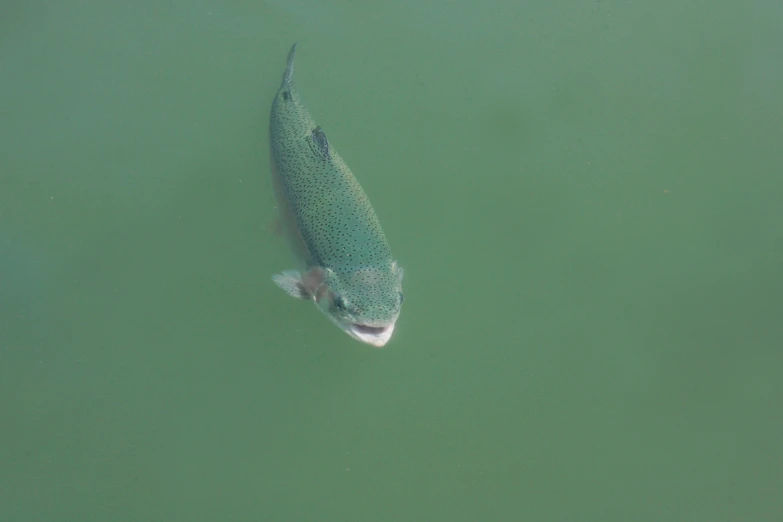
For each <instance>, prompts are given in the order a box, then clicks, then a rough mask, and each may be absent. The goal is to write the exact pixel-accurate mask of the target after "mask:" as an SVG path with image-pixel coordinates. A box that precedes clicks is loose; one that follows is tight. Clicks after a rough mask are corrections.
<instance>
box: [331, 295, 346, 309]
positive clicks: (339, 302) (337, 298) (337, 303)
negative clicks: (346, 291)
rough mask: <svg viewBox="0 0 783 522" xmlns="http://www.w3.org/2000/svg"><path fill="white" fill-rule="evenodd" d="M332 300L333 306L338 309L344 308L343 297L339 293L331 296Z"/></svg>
mask: <svg viewBox="0 0 783 522" xmlns="http://www.w3.org/2000/svg"><path fill="white" fill-rule="evenodd" d="M332 302H333V303H334V306H336V307H337V308H338V309H340V310H345V299H343V298H342V297H341V296H339V295H335V296H334V297H333V298H332Z"/></svg>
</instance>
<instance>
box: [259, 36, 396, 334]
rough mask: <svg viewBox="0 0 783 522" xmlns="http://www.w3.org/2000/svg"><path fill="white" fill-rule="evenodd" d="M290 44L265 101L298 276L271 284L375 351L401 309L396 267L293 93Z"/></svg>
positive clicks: (363, 203)
mask: <svg viewBox="0 0 783 522" xmlns="http://www.w3.org/2000/svg"><path fill="white" fill-rule="evenodd" d="M295 54H296V44H294V45H293V47H291V51H290V52H289V54H288V66H287V67H286V70H285V74H284V75H283V82H282V84H281V85H280V89H279V90H278V91H277V94H276V95H275V99H274V101H273V102H272V111H271V114H270V121H269V137H270V148H271V160H272V180H273V184H274V187H275V195H276V197H277V204H278V210H279V213H280V224H281V227H282V231H283V233H284V235H285V237H286V238H287V240H288V243H289V245H290V247H291V249H292V251H293V252H294V254H295V255H296V257H297V258H298V261H299V263H300V265H301V266H300V268H301V271H298V270H287V271H285V272H282V273H280V274H276V275H274V276H272V280H273V281H274V282H275V283H276V284H277V285H278V286H279V287H280V288H282V289H283V290H285V291H286V292H287V293H288V294H289V295H291V296H293V297H297V298H300V299H311V300H313V301H314V302H315V304H316V306H317V307H318V308H319V309H320V310H321V311H322V312H323V313H325V314H326V315H327V317H329V318H330V319H331V320H332V321H333V322H334V323H335V324H336V325H337V326H338V327H340V329H342V330H343V331H345V332H346V333H347V334H348V335H350V336H351V337H353V338H355V339H358V340H359V341H362V342H365V343H367V344H370V345H372V346H375V347H382V346H384V345H385V344H386V343H387V342H389V339H390V338H391V335H392V332H393V331H394V324H395V323H396V321H397V317H399V315H400V309H401V307H402V300H403V297H402V274H403V270H402V267H400V266H398V264H397V262H396V261H395V260H394V259H393V258H392V254H391V249H390V248H389V243H388V242H387V241H386V236H385V235H384V233H383V230H382V229H381V224H380V222H379V221H378V217H377V216H376V215H375V211H374V210H373V208H372V205H370V201H369V200H368V199H367V195H366V194H365V193H364V190H362V187H361V186H360V185H359V182H358V181H356V178H355V177H354V176H353V174H352V173H351V170H350V169H349V168H348V165H346V164H345V162H344V161H343V159H342V158H341V157H340V155H339V154H338V153H337V150H336V149H335V147H334V145H333V144H332V142H331V141H329V140H328V139H327V138H326V134H325V133H324V131H323V129H321V127H320V126H318V125H316V123H315V122H314V121H313V118H312V117H311V116H310V113H309V112H308V111H307V109H305V107H304V105H302V102H301V100H300V97H299V93H298V92H297V91H296V89H294V84H293V73H294V57H295Z"/></svg>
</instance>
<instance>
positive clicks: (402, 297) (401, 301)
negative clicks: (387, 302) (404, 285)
mask: <svg viewBox="0 0 783 522" xmlns="http://www.w3.org/2000/svg"><path fill="white" fill-rule="evenodd" d="M404 301H405V296H404V295H402V292H400V304H402V303H403V302H404Z"/></svg>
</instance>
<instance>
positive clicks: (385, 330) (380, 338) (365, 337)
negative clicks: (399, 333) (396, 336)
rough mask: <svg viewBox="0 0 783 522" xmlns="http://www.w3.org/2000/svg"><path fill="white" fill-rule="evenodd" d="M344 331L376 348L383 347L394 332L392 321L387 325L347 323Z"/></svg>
mask: <svg viewBox="0 0 783 522" xmlns="http://www.w3.org/2000/svg"><path fill="white" fill-rule="evenodd" d="M345 331H346V333H347V334H348V335H350V336H351V337H353V338H354V339H356V340H358V341H361V342H363V343H367V344H369V345H370V346H374V347H376V348H383V347H384V346H385V345H386V343H388V342H389V339H391V336H392V333H393V332H394V323H392V324H390V325H388V326H365V325H363V324H349V325H348V326H347V327H346V328H345Z"/></svg>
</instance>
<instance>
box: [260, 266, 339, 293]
mask: <svg viewBox="0 0 783 522" xmlns="http://www.w3.org/2000/svg"><path fill="white" fill-rule="evenodd" d="M272 281H274V282H275V284H276V285H277V286H279V287H280V288H282V289H283V290H284V291H285V293H287V294H288V295H290V296H291V297H296V298H297V299H314V298H315V296H316V295H317V293H318V290H319V289H320V288H321V286H322V285H323V283H324V281H326V270H324V269H323V268H321V267H319V266H315V267H313V268H311V269H310V270H308V271H307V272H305V273H304V275H302V274H300V273H299V272H297V271H296V270H286V271H285V272H283V273H281V274H275V275H273V276H272Z"/></svg>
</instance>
